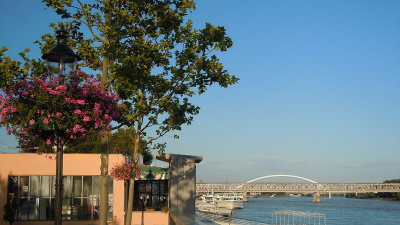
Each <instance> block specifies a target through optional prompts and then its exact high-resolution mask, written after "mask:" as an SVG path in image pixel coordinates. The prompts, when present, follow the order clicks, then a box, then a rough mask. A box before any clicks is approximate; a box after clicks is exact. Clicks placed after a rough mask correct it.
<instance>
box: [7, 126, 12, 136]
mask: <svg viewBox="0 0 400 225" xmlns="http://www.w3.org/2000/svg"><path fill="white" fill-rule="evenodd" d="M6 130H7V134H8V135H11V133H12V130H11V128H10V127H7V129H6Z"/></svg>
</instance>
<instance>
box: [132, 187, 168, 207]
mask: <svg viewBox="0 0 400 225" xmlns="http://www.w3.org/2000/svg"><path fill="white" fill-rule="evenodd" d="M167 205H168V180H136V181H135V196H134V203H133V208H134V210H137V211H144V210H145V209H146V208H149V207H151V208H154V209H156V210H160V209H161V207H162V206H167Z"/></svg>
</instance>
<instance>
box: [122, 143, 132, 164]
mask: <svg viewBox="0 0 400 225" xmlns="http://www.w3.org/2000/svg"><path fill="white" fill-rule="evenodd" d="M123 155H124V158H125V164H130V163H131V161H132V153H131V152H130V151H128V145H126V152H124V154H123Z"/></svg>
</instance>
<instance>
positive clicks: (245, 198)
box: [243, 191, 247, 202]
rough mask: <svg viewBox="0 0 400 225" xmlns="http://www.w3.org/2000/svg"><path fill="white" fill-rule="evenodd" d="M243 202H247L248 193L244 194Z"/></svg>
mask: <svg viewBox="0 0 400 225" xmlns="http://www.w3.org/2000/svg"><path fill="white" fill-rule="evenodd" d="M243 202H247V191H244V192H243Z"/></svg>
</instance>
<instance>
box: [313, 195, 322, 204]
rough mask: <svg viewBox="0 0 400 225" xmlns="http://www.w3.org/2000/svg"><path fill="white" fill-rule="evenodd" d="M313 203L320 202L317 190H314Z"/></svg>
mask: <svg viewBox="0 0 400 225" xmlns="http://www.w3.org/2000/svg"><path fill="white" fill-rule="evenodd" d="M313 202H314V203H321V194H320V193H319V192H314V200H313Z"/></svg>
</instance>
